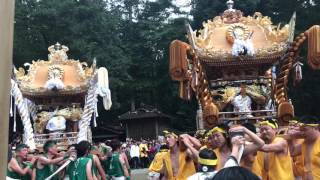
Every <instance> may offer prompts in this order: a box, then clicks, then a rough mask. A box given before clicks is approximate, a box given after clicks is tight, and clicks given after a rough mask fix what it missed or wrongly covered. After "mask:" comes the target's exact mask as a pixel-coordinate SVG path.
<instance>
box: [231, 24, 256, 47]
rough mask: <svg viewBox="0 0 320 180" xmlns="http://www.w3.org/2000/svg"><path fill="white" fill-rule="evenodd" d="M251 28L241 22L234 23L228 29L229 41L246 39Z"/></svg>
mask: <svg viewBox="0 0 320 180" xmlns="http://www.w3.org/2000/svg"><path fill="white" fill-rule="evenodd" d="M249 35H250V30H249V28H248V27H247V26H245V25H244V24H241V23H236V24H232V25H230V26H229V28H228V30H227V35H226V38H227V40H228V42H229V43H231V44H233V42H234V40H235V39H240V40H246V39H248V38H249Z"/></svg>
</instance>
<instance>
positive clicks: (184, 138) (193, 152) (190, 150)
mask: <svg viewBox="0 0 320 180" xmlns="http://www.w3.org/2000/svg"><path fill="white" fill-rule="evenodd" d="M180 138H181V141H182V142H183V143H184V145H185V146H186V147H187V155H188V156H189V157H190V158H191V159H192V160H193V161H194V162H196V163H197V162H198V157H199V151H198V150H197V149H195V148H194V147H193V145H192V143H191V142H190V140H189V138H188V136H187V135H180Z"/></svg>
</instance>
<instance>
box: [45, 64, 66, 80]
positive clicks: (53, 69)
mask: <svg viewBox="0 0 320 180" xmlns="http://www.w3.org/2000/svg"><path fill="white" fill-rule="evenodd" d="M63 74H64V70H63V69H62V68H61V67H59V66H56V65H53V66H50V67H49V69H48V79H61V80H62V78H63Z"/></svg>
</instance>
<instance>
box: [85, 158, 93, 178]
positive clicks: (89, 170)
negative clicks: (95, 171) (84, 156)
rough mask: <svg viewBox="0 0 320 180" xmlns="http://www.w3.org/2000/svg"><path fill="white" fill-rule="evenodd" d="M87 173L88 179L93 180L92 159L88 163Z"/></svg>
mask: <svg viewBox="0 0 320 180" xmlns="http://www.w3.org/2000/svg"><path fill="white" fill-rule="evenodd" d="M86 174H87V180H93V175H92V161H91V159H90V160H89V161H88V163H87V165H86Z"/></svg>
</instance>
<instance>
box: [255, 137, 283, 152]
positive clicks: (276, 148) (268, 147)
mask: <svg viewBox="0 0 320 180" xmlns="http://www.w3.org/2000/svg"><path fill="white" fill-rule="evenodd" d="M287 147H288V143H287V141H286V140H284V139H282V140H279V141H278V142H276V143H272V144H265V145H264V146H262V148H260V151H263V152H276V153H280V152H285V151H286V149H287Z"/></svg>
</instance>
